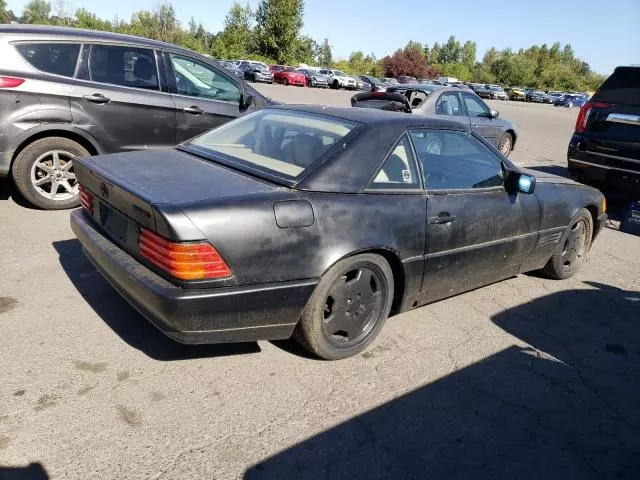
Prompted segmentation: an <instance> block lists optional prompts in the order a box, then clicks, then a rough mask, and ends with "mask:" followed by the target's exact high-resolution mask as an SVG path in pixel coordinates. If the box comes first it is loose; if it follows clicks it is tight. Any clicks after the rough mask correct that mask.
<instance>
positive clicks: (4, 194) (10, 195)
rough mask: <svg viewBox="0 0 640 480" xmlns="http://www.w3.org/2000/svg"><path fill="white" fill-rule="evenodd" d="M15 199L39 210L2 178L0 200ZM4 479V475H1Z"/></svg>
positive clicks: (27, 206)
mask: <svg viewBox="0 0 640 480" xmlns="http://www.w3.org/2000/svg"><path fill="white" fill-rule="evenodd" d="M2 200H13V201H14V202H15V203H16V204H17V205H20V206H21V207H24V208H28V209H31V210H38V208H37V207H34V206H33V205H31V204H30V203H28V202H27V201H26V200H25V199H24V198H22V197H21V196H20V194H19V193H18V191H17V190H16V186H15V185H14V183H13V180H12V179H11V178H0V201H2ZM0 480H2V477H0Z"/></svg>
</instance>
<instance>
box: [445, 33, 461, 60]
mask: <svg viewBox="0 0 640 480" xmlns="http://www.w3.org/2000/svg"><path fill="white" fill-rule="evenodd" d="M461 57H462V47H461V46H460V42H459V41H458V40H456V37H455V36H453V35H451V36H450V37H449V40H447V43H445V44H444V45H443V46H442V50H441V52H440V62H439V63H458V62H459V61H460V59H461Z"/></svg>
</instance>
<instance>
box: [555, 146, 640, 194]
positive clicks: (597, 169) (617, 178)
mask: <svg viewBox="0 0 640 480" xmlns="http://www.w3.org/2000/svg"><path fill="white" fill-rule="evenodd" d="M577 143H579V141H577V142H576V141H575V140H574V139H572V141H571V144H570V145H569V152H568V155H567V163H568V167H569V173H570V174H571V175H572V176H573V177H577V178H579V179H582V180H584V181H586V182H587V183H589V181H591V182H595V183H601V184H606V185H610V186H612V187H616V188H619V189H621V190H624V191H627V192H630V193H640V164H639V163H634V162H630V161H624V160H620V159H616V158H609V157H606V156H602V155H597V154H594V153H591V152H585V151H581V150H579V148H578V147H577Z"/></svg>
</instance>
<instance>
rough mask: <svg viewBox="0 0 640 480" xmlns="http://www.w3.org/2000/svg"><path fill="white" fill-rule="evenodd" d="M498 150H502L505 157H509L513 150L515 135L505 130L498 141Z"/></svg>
mask: <svg viewBox="0 0 640 480" xmlns="http://www.w3.org/2000/svg"><path fill="white" fill-rule="evenodd" d="M498 150H500V153H502V154H503V155H504V156H505V157H508V156H509V155H510V154H511V152H512V151H513V135H511V134H510V133H509V132H505V133H504V135H502V137H501V138H500V142H499V143H498Z"/></svg>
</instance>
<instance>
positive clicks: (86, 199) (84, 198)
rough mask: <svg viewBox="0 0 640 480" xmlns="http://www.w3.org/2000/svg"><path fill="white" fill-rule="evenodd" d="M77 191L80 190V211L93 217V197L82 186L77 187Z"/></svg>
mask: <svg viewBox="0 0 640 480" xmlns="http://www.w3.org/2000/svg"><path fill="white" fill-rule="evenodd" d="M78 189H79V190H80V205H82V209H83V210H84V211H85V212H86V213H88V214H89V215H90V216H93V195H92V194H91V192H90V191H89V190H87V189H86V188H84V187H83V186H82V185H79V186H78Z"/></svg>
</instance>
